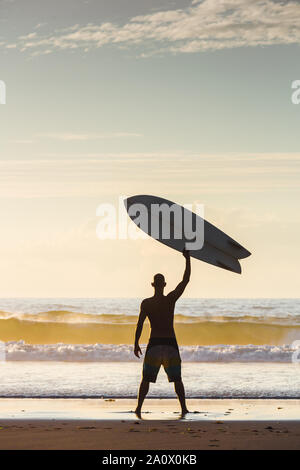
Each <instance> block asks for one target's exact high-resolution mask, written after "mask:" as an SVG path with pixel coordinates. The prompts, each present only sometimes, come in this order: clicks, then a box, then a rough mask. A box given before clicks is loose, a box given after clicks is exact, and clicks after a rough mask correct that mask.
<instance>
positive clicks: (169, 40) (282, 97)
mask: <svg viewBox="0 0 300 470" xmlns="http://www.w3.org/2000/svg"><path fill="white" fill-rule="evenodd" d="M299 44H300V2H298V1H281V2H279V1H274V0H266V1H264V0H261V1H256V0H253V1H251V2H249V1H245V0H228V1H226V0H224V1H216V0H204V1H192V0H189V1H188V0H186V1H179V0H176V1H171V0H160V1H159V2H158V1H156V0H151V2H149V1H144V0H138V1H136V0H127V1H126V0H110V1H109V2H107V1H96V0H89V1H88V0H87V1H81V0H60V1H57V0H52V1H51V2H49V1H46V0H26V1H24V0H0V57H1V61H0V80H2V81H4V82H5V84H6V104H5V105H2V104H0V211H1V212H0V214H1V222H2V223H1V245H0V259H1V267H2V269H1V277H0V281H1V282H0V297H71V296H74V297H110V296H112V297H144V296H149V295H151V292H152V288H151V285H150V282H151V278H152V276H153V274H155V273H156V272H162V273H164V274H165V276H166V280H167V289H171V288H173V287H175V285H176V283H177V282H179V281H180V279H181V276H182V273H183V268H184V259H183V257H182V256H181V255H180V254H179V253H177V252H175V251H173V250H170V249H169V248H167V247H165V246H162V245H160V244H159V243H158V242H157V241H155V240H152V239H150V238H148V239H147V240H99V239H98V238H97V235H96V227H97V224H98V222H99V217H97V216H96V211H97V207H98V206H99V205H100V204H104V203H110V204H114V205H116V206H117V204H118V199H119V197H120V196H132V195H134V194H152V195H156V196H161V197H165V198H168V199H170V200H172V201H175V202H177V203H180V204H191V203H200V204H203V205H204V215H205V218H206V219H207V220H209V221H210V222H212V223H214V224H216V225H217V226H218V227H219V228H221V229H222V230H224V231H225V232H226V233H228V234H229V235H230V236H232V237H233V238H234V239H236V240H237V241H239V242H240V243H242V244H243V245H244V246H245V247H246V248H247V249H249V250H250V251H251V252H252V256H251V257H250V258H247V259H245V260H243V261H242V269H243V272H242V275H237V274H234V273H229V272H227V271H224V270H221V269H218V268H216V267H213V266H210V265H207V264H205V263H202V262H200V261H198V260H192V279H191V282H190V284H189V286H188V287H187V290H186V296H189V297H299V281H298V278H299V275H298V271H299V263H300V254H299V253H300V252H299V238H300V222H299V209H300V207H299V205H300V203H299V200H300V199H299V192H300V191H299V190H300V185H299V175H300V173H299V172H300V149H299V124H300V104H299V105H296V104H293V103H292V100H291V96H292V91H293V90H292V82H293V81H295V80H300V61H299V55H300V48H299Z"/></svg>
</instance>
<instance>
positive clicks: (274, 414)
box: [0, 399, 300, 450]
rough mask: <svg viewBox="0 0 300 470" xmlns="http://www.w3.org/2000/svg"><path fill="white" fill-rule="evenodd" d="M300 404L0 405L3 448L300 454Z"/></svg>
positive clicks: (20, 402) (75, 402)
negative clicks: (139, 410) (184, 409)
mask: <svg viewBox="0 0 300 470" xmlns="http://www.w3.org/2000/svg"><path fill="white" fill-rule="evenodd" d="M299 404H300V401H299V400H228V399H227V400H198V399H190V400H188V406H189V409H190V410H191V413H189V414H188V415H186V416H185V418H184V419H180V413H179V409H178V404H177V401H176V400H174V399H148V400H146V401H145V406H144V410H145V413H143V414H142V419H137V418H136V416H135V414H134V413H133V409H134V405H135V400H132V399H116V400H114V399H106V400H105V399H99V400H98V399H0V449H101V450H102V449H106V450H114V449H115V450H116V449H120V450H124V449H131V450H133V449H146V450H148V449H165V450H176V449H300V406H299Z"/></svg>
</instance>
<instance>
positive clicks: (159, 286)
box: [151, 274, 166, 290]
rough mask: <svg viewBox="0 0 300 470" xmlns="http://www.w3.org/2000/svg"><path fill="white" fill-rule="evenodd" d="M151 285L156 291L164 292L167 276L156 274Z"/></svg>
mask: <svg viewBox="0 0 300 470" xmlns="http://www.w3.org/2000/svg"><path fill="white" fill-rule="evenodd" d="M151 285H152V286H153V287H154V289H155V290H164V287H165V286H166V281H165V276H164V275H163V274H155V276H154V277H153V282H152V283H151Z"/></svg>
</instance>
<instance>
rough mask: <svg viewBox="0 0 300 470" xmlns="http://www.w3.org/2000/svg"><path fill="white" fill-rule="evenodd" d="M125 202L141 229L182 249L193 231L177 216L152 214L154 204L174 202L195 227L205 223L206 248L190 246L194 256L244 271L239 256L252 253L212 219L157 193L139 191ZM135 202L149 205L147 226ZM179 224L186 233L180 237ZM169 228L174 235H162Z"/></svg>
mask: <svg viewBox="0 0 300 470" xmlns="http://www.w3.org/2000/svg"><path fill="white" fill-rule="evenodd" d="M124 204H125V207H126V209H127V212H129V217H130V218H131V220H132V221H133V222H135V223H136V225H137V226H138V227H139V228H141V230H143V231H144V232H145V233H147V234H148V235H150V236H152V237H153V238H155V239H156V240H158V241H159V242H160V243H163V244H164V245H167V246H169V247H170V248H173V249H175V250H177V251H180V252H182V251H183V249H184V248H185V247H186V244H187V243H189V242H191V238H190V237H191V233H189V232H188V231H185V230H184V227H179V226H178V221H177V220H175V218H173V219H172V216H171V218H170V217H168V218H167V217H163V216H162V215H160V217H159V218H156V220H153V217H152V218H151V215H152V216H153V210H152V208H153V205H154V204H156V205H158V206H161V205H162V204H166V205H167V206H168V207H171V206H172V208H173V210H174V209H175V210H176V211H177V213H178V212H179V211H181V214H182V219H181V220H182V221H184V220H191V221H192V227H193V230H195V228H196V227H203V228H204V243H203V246H202V248H200V249H196V250H195V249H192V250H190V254H191V256H192V257H193V258H196V259H199V260H201V261H204V262H206V263H209V264H212V265H214V266H218V267H220V268H223V269H227V270H229V271H233V272H236V273H241V271H242V270H241V265H240V263H239V261H238V260H239V259H242V258H246V257H247V256H250V254H251V253H250V252H249V251H248V250H246V248H244V247H243V246H242V245H240V244H239V243H238V242H236V241H235V240H234V239H233V238H231V237H229V236H228V235H226V234H225V233H224V232H222V231H221V230H219V229H218V228H217V227H215V226H214V225H212V224H211V223H209V222H207V221H206V220H204V219H202V218H201V217H200V216H199V215H197V214H195V213H193V212H191V211H189V210H188V209H186V208H184V207H183V206H179V205H178V204H176V203H174V202H172V201H169V200H168V199H164V198H160V197H157V196H149V195H137V196H132V197H129V198H127V199H125V200H124ZM135 204H142V205H143V206H144V207H145V208H146V209H147V214H148V220H147V223H146V224H145V225H144V226H143V224H141V223H140V219H139V217H138V215H139V214H137V213H135V212H134V211H133V212H132V209H134V207H133V206H134V205H135ZM135 207H137V206H135ZM185 216H187V219H185V218H184V217H185ZM197 223H198V224H197ZM151 224H152V225H151ZM154 224H155V225H156V227H154V228H155V230H154V233H155V236H153V225H154ZM176 228H177V229H181V231H182V236H181V237H180V238H177V236H175V232H174V230H176ZM166 229H169V231H170V236H169V237H167V238H166V237H165V236H163V235H162V234H163V233H166V232H164V231H163V230H166ZM186 235H187V236H186Z"/></svg>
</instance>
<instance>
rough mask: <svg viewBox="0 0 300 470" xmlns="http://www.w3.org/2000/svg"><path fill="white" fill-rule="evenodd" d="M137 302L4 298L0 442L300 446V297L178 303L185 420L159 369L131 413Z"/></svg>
mask: <svg viewBox="0 0 300 470" xmlns="http://www.w3.org/2000/svg"><path fill="white" fill-rule="evenodd" d="M139 303H140V300H139V299H75V298H70V299H2V300H1V302H0V324H1V333H0V339H1V340H2V346H3V347H2V360H1V361H0V383H1V387H0V449H99V450H108V449H110V450H118V449H119V450H124V449H128V450H138V449H141V450H147V449H149V450H150V449H154V450H155V449H157V450H160V449H161V450H172V449H173V450H178V449H182V450H184V449H211V450H212V449H300V406H299V405H300V374H299V360H298V355H299V346H298V345H297V344H296V345H295V344H294V345H293V344H292V343H293V341H294V340H295V339H297V338H299V337H300V336H299V331H300V329H299V328H300V301H299V300H298V299H293V300H288V299H252V300H251V299H248V300H247V299H227V300H224V299H183V300H181V301H179V302H178V306H177V307H176V315H175V330H176V332H177V333H178V340H179V348H180V353H181V358H182V377H183V382H184V385H185V390H186V396H187V404H188V408H189V410H190V413H189V414H187V415H186V416H185V417H184V419H181V417H180V412H179V411H180V409H179V404H178V401H177V399H176V394H175V391H174V386H173V384H170V383H169V382H168V380H167V376H166V374H165V373H164V371H163V370H161V371H160V372H159V374H158V378H157V382H156V383H155V384H151V385H150V390H149V394H148V396H147V398H146V401H145V403H144V407H143V412H142V419H138V418H137V417H136V415H135V413H134V409H135V407H136V395H137V391H138V386H139V383H140V380H141V372H142V363H143V362H142V361H143V356H142V358H140V359H137V358H136V357H135V356H134V354H133V346H132V340H133V336H134V330H135V324H136V320H137V316H136V312H137V311H138V307H139ZM197 338H198V343H197V342H196V340H197ZM146 342H147V336H145V337H144V340H143V341H141V343H140V344H141V349H142V351H143V353H145V348H146Z"/></svg>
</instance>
